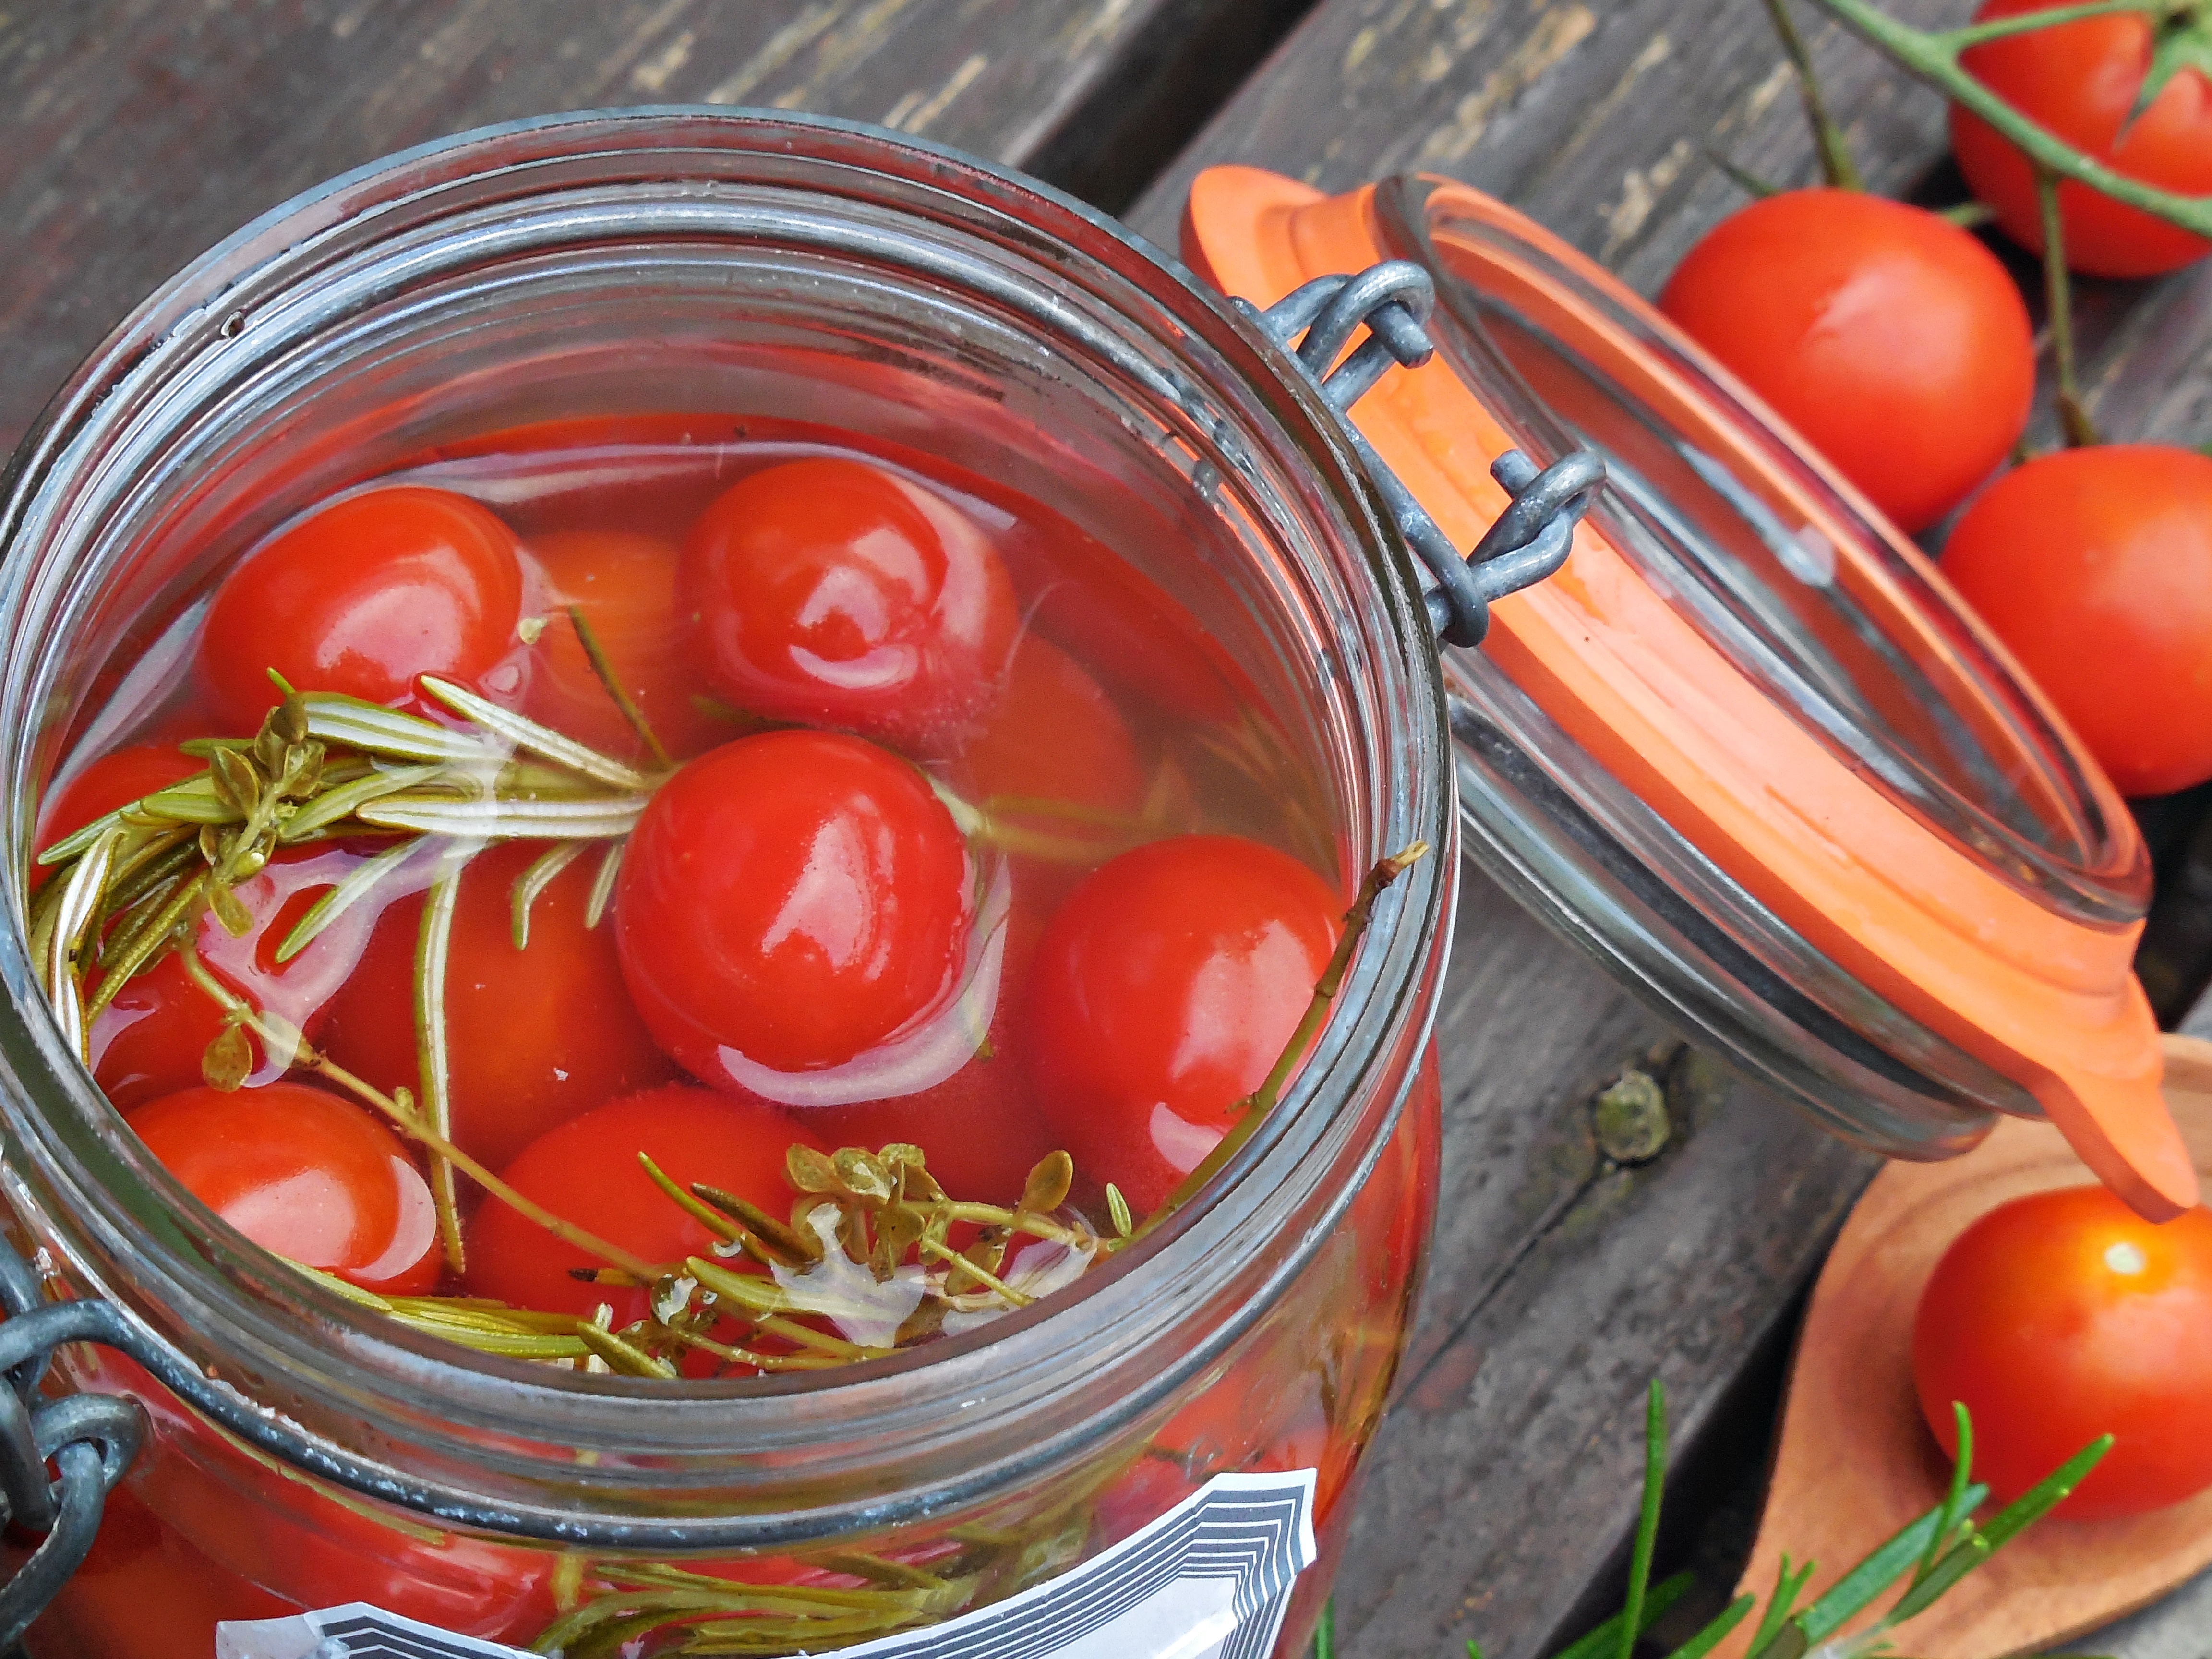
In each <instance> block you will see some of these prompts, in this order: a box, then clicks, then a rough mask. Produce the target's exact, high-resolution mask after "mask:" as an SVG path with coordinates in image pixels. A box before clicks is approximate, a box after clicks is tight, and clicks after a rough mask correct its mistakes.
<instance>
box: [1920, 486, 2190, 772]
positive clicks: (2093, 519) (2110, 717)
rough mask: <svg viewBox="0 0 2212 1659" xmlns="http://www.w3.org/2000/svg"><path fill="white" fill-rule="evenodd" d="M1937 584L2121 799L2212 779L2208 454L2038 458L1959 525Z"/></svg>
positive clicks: (1971, 509) (1976, 505)
mask: <svg viewBox="0 0 2212 1659" xmlns="http://www.w3.org/2000/svg"><path fill="white" fill-rule="evenodd" d="M1943 574H1945V575H1946V576H1948V577H1949V578H1950V579H1951V581H1952V583H1953V584H1954V586H1956V587H1957V588H1958V589H1959V591H1960V592H1961V593H1962V594H1964V595H1965V596H1966V600H1967V602H1968V603H1969V604H1971V605H1972V606H1973V607H1974V609H1975V610H1976V611H1978V612H1979V613H1980V614H1981V617H1982V619H1983V620H1984V622H1986V623H1989V625H1990V628H1991V629H1994V630H1995V631H1996V635H1997V637H1998V638H2000V639H2002V641H2004V642H2005V644H2006V645H2007V646H2008V647H2010V648H2011V650H2012V653H2013V654H2014V655H2015V656H2016V657H2018V658H2019V659H2020V660H2021V665H2023V666H2024V667H2025V668H2026V669H2027V671H2028V674H2029V676H2030V677H2031V678H2033V680H2034V681H2035V683H2036V684H2038V685H2039V686H2041V687H2042V688H2043V690H2045V692H2047V693H2048V694H2049V695H2050V696H2051V701H2052V702H2055V703H2057V705H2058V710H2059V713H2061V714H2063V715H2064V716H2065V717H2066V720H2067V722H2068V724H2069V725H2070V726H2073V728H2074V729H2075V731H2076V732H2079V733H2080V734H2081V739H2082V741H2083V742H2085V743H2086V744H2088V746H2089V752H2090V753H2092V754H2093V755H2094V756H2095V757H2097V759H2098V761H2099V763H2100V764H2102V765H2103V767H2104V769H2105V770H2106V772H2107V773H2109V774H2110V775H2111V776H2112V781H2113V782H2114V783H2115V784H2117V785H2118V787H2119V788H2120V790H2121V792H2122V793H2125V794H2130V795H2160V794H2166V793H2169V792H2171V791H2172V790H2176V789H2183V788H2186V787H2189V786H2190V785H2191V784H2194V783H2198V782H2201V781H2203V780H2204V779H2206V778H2208V777H2212V650H2208V649H2207V648H2206V647H2207V641H2212V458H2208V457H2206V456H2203V455H2199V454H2196V453H2192V452H2191V451H2189V450H2185V449H2171V448H2166V447H2163V446H2159V445H2151V444H2135V445H2122V444H2106V445H2102V446H2100V447H2094V448H2089V449H2069V450H2065V451H2063V452H2061V453H2057V454H2052V455H2043V456H2039V457H2037V458H2036V459H2034V460H2032V461H2029V462H2028V463H2027V465H2024V466H2019V467H2015V468H2014V469H2013V470H2012V471H2009V472H2008V473H2006V474H2005V476H2004V477H2002V478H2000V479H1998V480H1997V481H1996V483H1994V484H1992V485H1990V488H1989V489H1987V490H1985V491H1984V492H1983V494H1982V495H1979V496H1978V497H1977V498H1976V500H1975V501H1974V502H1973V504H1972V506H1970V507H1967V509H1966V512H1965V513H1963V514H1961V515H1960V520H1959V522H1958V524H1957V525H1956V526H1954V528H1953V530H1952V532H1951V535H1950V538H1949V539H1948V541H1947V542H1946V543H1945V544H1944V546H1943Z"/></svg>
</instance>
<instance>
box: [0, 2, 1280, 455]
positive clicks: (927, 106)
mask: <svg viewBox="0 0 2212 1659" xmlns="http://www.w3.org/2000/svg"><path fill="white" fill-rule="evenodd" d="M1307 3H1309V0H1052V3H1047V4H1040V3H1037V0H742V3H718V0H27V3H18V0H0V270H4V271H5V273H6V277H7V280H6V282H5V283H4V284H0V348H4V350H5V361H6V362H7V365H8V369H7V374H5V376H4V377H0V452H4V451H5V450H6V449H7V448H9V447H13V445H14V443H15V439H16V437H17V436H18V435H20V434H21V431H22V429H23V428H24V427H25V426H26V425H27V423H28V422H29V421H30V419H31V417H32V416H33V414H34V413H35V412H36V411H37V410H38V409H39V407H40V405H41V404H43V403H44V402H45V401H46V398H47V396H48V395H49V394H50V393H51V392H52V391H53V389H54V388H55V386H57V385H58V384H59V382H60V381H61V380H62V378H63V377H64V375H65V374H67V373H68V371H69V370H70V368H71V367H72V366H73V365H74V364H75V363H76V362H77V361H78V359H80V358H81V357H82V356H84V355H85V353H86V352H87V351H88V350H89V349H91V348H92V347H93V346H94V344H96V343H98V341H99V340H100V337H101V336H102V335H103V334H105V333H106V331H107V329H108V328H109V327H110V326H112V325H113V324H114V323H115V322H116V321H118V319H120V318H121V317H122V316H123V315H124V314H125V313H126V312H127V311H128V310H129V309H130V307H131V306H132V305H134V304H135V303H137V301H138V299H139V298H140V297H141V296H142V295H144V294H145V293H146V292H147V291H148V290H149V289H152V288H153V287H154V286H155V284H156V283H159V282H160V281H161V280H162V279H163V278H164V277H166V276H168V275H169V274H170V273H171V272H172V271H173V270H176V269H178V268H179V266H181V265H182V264H185V262H186V261H187V260H189V259H191V258H192V257H193V256H194V255H196V254H197V253H198V252H201V251H202V250H203V249H204V248H206V247H208V246H210V245H211V244H213V243H214V242H216V240H220V239H221V238H222V237H223V236H225V235H227V234H228V233H229V232H230V231H232V230H233V229H234V228H237V227H238V226H240V225H242V224H244V223H245V222H246V221H248V220H249V219H251V218H252V217H253V216H256V215H257V214H259V213H261V212H262V211H264V210H265V209H268V208H270V207H273V206H275V205H276V204H278V203H279V202H282V201H283V200H284V199H286V198H287V197H290V196H292V195H293V194H295V193H296V192H298V191H301V190H305V189H307V188H308V187H309V186H311V185H314V184H317V183H319V181H321V180H323V179H327V178H329V177H331V175H333V174H335V173H340V172H343V171H344V170H345V169H347V168H349V167H356V166H359V165H361V164H362V163H364V162H367V161H373V160H374V159H375V158H376V157H378V156H380V155H387V154H389V153H391V152H392V151H393V150H395V149H402V148H404V147H405V146H407V145H410V144H415V143H422V142H424V141H426V140H428V139H432V138H435V137H441V136H443V135H445V134H448V133H453V132H456V131H462V130H464V129H465V128H468V127H471V126H477V125H483V124H484V123H488V122H494V121H503V120H510V119H513V118H519V117H521V116H526V115H532V114H538V113H543V112H550V111H558V110H567V109H578V108H591V107H603V106H612V105H625V104H649V103H702V102H703V103H716V104H738V103H750V104H758V105H774V106H778V107H781V108H787V109H804V110H812V111H817V112H826V113H831V114H837V115H843V116H849V117H853V118H859V119H864V120H871V121H880V122H884V123H886V124H888V125H892V126H896V127H900V128H902V129H903V130H905V131H909V132H915V133H921V134H926V135H927V136H928V137H932V138H936V139H941V140H943V141H944V142H945V143H951V144H957V145H959V146H961V147H963V148H964V149H969V150H973V151H975V152H977V153H980V154H981V155H987V156H990V157H992V158H994V159H995V160H998V161H1006V162H1010V163H1012V164H1014V165H1017V166H1024V167H1031V168H1036V169H1042V170H1043V171H1045V172H1047V173H1049V174H1051V175H1052V176H1053V177H1054V179H1055V181H1057V182H1065V183H1068V184H1070V185H1075V186H1078V187H1081V188H1087V189H1090V190H1091V191H1094V192H1097V193H1100V194H1103V195H1107V196H1109V197H1112V198H1113V199H1111V200H1110V201H1109V205H1119V204H1120V201H1121V200H1124V199H1126V198H1127V195H1128V194H1129V193H1130V192H1131V191H1133V189H1134V188H1135V186H1136V185H1138V184H1139V183H1141V182H1142V181H1143V179H1144V178H1145V177H1146V175H1148V174H1149V173H1151V171H1152V170H1153V168H1155V167H1157V166H1158V164H1159V163H1160V162H1162V161H1165V160H1166V159H1167V156H1168V155H1169V154H1170V153H1172V150H1173V149H1174V147H1175V145H1176V143H1179V142H1180V141H1181V139H1182V137H1184V136H1186V135H1187V134H1188V131H1190V130H1191V129H1192V127H1193V126H1194V125H1195V123H1196V121H1197V119H1198V118H1199V117H1200V114H1202V113H1203V112H1204V111H1205V110H1206V108H1208V107H1210V106H1211V103H1212V101H1213V100H1216V99H1218V96H1220V95H1221V94H1224V93H1225V92H1226V90H1227V88H1228V86H1229V84H1231V82H1233V80H1234V77H1235V76H1236V75H1237V73H1238V71H1239V70H1241V69H1242V68H1243V66H1245V65H1246V64H1249V63H1250V62H1251V61H1252V60H1253V59H1254V58H1256V57H1257V56H1258V55H1259V54H1260V53H1261V52H1262V51H1264V50H1265V48H1266V47H1267V46H1268V45H1269V44H1270V43H1271V42H1272V41H1273V39H1274V38H1275V37H1276V36H1277V35H1279V33H1281V32H1282V30H1283V29H1284V28H1285V27H1287V26H1288V24H1289V23H1290V21H1291V20H1292V19H1293V18H1294V17H1295V16H1296V15H1297V14H1298V13H1299V12H1301V11H1303V10H1304V7H1305V5H1306V4H1307ZM1116 191H1118V192H1119V195H1118V196H1114V192H1116Z"/></svg>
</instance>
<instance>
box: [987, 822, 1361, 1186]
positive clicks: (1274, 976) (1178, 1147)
mask: <svg viewBox="0 0 2212 1659" xmlns="http://www.w3.org/2000/svg"><path fill="white" fill-rule="evenodd" d="M1340 908H1342V907H1341V905H1340V902H1339V901H1338V899H1337V897H1336V896H1335V895H1334V893H1332V892H1331V891H1330V890H1329V889H1328V886H1327V884H1324V883H1323V882H1322V879H1321V878H1319V877H1318V876H1316V875H1315V874H1314V872H1312V871H1310V870H1309V869H1308V868H1307V867H1306V866H1304V865H1303V864H1300V863H1299V862H1298V861H1297V860H1296V859H1293V858H1291V857H1290V856H1289V855H1288V854H1284V853H1280V852H1278V851H1277V850H1275V849H1274V848H1272V847H1265V846H1262V845H1261V844H1259V843H1258V842H1250V841H1246V840H1244V839H1243V838H1242V837H1240V836H1176V837H1174V838H1173V839H1171V840H1168V841H1160V842H1152V843H1150V844H1149V845H1147V846H1144V847H1139V848H1136V849H1135V850H1133V851H1132V852H1128V853H1124V854H1121V856H1120V857H1119V858H1116V859H1115V860H1113V861H1111V862H1110V863H1109V864H1106V865H1104V866H1101V867H1100V868H1099V869H1098V870H1097V871H1096V872H1093V873H1092V874H1091V876H1089V877H1088V878H1085V881H1084V883H1083V884H1082V885H1081V886H1079V888H1077V889H1076V890H1075V891H1074V893H1073V895H1071V896H1069V898H1068V900H1067V902H1066V903H1065V904H1064V905H1062V906H1061V907H1060V912H1059V914H1058V915H1055V916H1054V919H1053V921H1052V925H1051V926H1050V927H1049V928H1048V929H1047V931H1046V933H1045V938H1044V942H1043V944H1042V945H1041V946H1040V947H1039V948H1038V951H1037V957H1036V965H1035V967H1034V968H1033V969H1031V970H1030V995H1029V1004H1028V1007H1029V1018H1028V1021H1027V1025H1028V1030H1029V1036H1030V1044H1031V1047H1030V1071H1031V1074H1032V1076H1033V1077H1034V1079H1036V1087H1037V1091H1038V1098H1039V1100H1040V1101H1041V1102H1042V1104H1043V1106H1044V1109H1045V1111H1046V1112H1047V1113H1048V1115H1049V1116H1050V1117H1051V1119H1052V1121H1053V1124H1054V1127H1055V1128H1056V1129H1057V1130H1058V1131H1059V1132H1060V1137H1061V1139H1063V1140H1064V1142H1065V1143H1066V1147H1067V1150H1068V1152H1070V1153H1071V1154H1072V1155H1073V1158H1074V1159H1075V1166H1076V1168H1078V1169H1079V1170H1085V1169H1087V1170H1110V1171H1113V1172H1115V1173H1114V1176H1113V1178H1114V1180H1115V1182H1116V1184H1117V1185H1119V1186H1120V1187H1121V1190H1122V1193H1123V1194H1124V1195H1125V1196H1126V1197H1127V1199H1128V1200H1129V1203H1130V1206H1132V1207H1133V1209H1135V1210H1136V1211H1137V1212H1139V1213H1140V1214H1141V1213H1143V1212H1146V1211H1148V1210H1151V1209H1153V1208H1155V1207H1157V1206H1158V1204H1159V1203H1160V1201H1161V1200H1164V1198H1165V1197H1166V1196H1167V1194H1168V1193H1169V1192H1170V1190H1172V1188H1174V1186H1175V1184H1176V1182H1177V1181H1179V1180H1180V1179H1181V1178H1182V1176H1184V1175H1187V1174H1188V1172H1189V1171H1190V1170H1193V1169H1194V1168H1196V1167H1197V1165H1198V1164H1199V1163H1200V1161H1201V1160H1202V1159H1203V1158H1205V1157H1206V1153H1207V1152H1211V1151H1212V1149H1213V1147H1214V1146H1216V1145H1217V1144H1218V1142H1219V1141H1220V1139H1221V1137H1222V1135H1223V1134H1224V1133H1225V1132H1226V1131H1227V1129H1228V1127H1229V1124H1230V1109H1231V1107H1233V1106H1234V1105H1235V1104H1236V1103H1237V1101H1239V1100H1241V1099H1242V1098H1243V1097H1244V1096H1246V1095H1247V1094H1249V1093H1250V1092H1251V1091H1253V1090H1254V1089H1255V1088H1257V1087H1258V1086H1259V1085H1261V1083H1262V1082H1264V1081H1265V1080H1266V1079H1267V1073H1269V1071H1271V1070H1272V1069H1273V1066H1274V1064H1275V1061H1276V1060H1277V1059H1278V1058H1279V1056H1280V1055H1281V1054H1282V1051H1283V1047H1284V1045H1285V1043H1287V1042H1289V1041H1290V1039H1291V1034H1292V1033H1293V1032H1294V1031H1295V1030H1297V1024H1298V1020H1299V1018H1301V1016H1303V1015H1304V1012H1305V1009H1306V1006H1307V1004H1308V1003H1309V1002H1310V1000H1311V999H1312V996H1313V987H1314V982H1315V981H1316V980H1317V979H1318V978H1319V977H1320V976H1321V972H1322V969H1323V968H1324V967H1325V966H1327V964H1328V957H1329V953H1330V951H1332V950H1333V949H1334V947H1335V944H1336V933H1337V913H1338V911H1339V910H1340Z"/></svg>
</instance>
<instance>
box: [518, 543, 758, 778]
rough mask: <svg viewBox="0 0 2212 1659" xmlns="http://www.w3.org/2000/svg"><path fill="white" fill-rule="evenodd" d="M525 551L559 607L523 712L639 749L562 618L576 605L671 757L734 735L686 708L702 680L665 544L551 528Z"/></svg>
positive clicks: (601, 744)
mask: <svg viewBox="0 0 2212 1659" xmlns="http://www.w3.org/2000/svg"><path fill="white" fill-rule="evenodd" d="M530 551H531V553H532V555H533V556H535V557H536V558H537V560H538V566H539V568H541V569H543V570H544V573H545V579H546V582H547V585H548V586H550V588H551V590H552V595H551V597H552V599H553V603H554V605H555V606H556V609H555V610H554V611H552V613H551V614H550V616H548V617H547V618H546V623H545V631H544V633H543V634H541V635H539V636H538V644H537V647H536V653H537V654H536V656H535V658H534V659H533V666H534V671H533V673H532V676H531V681H530V690H529V692H528V694H527V696H526V699H525V701H524V703H523V711H524V712H525V713H526V714H529V715H530V716H531V717H532V719H533V720H542V721H544V723H545V724H546V725H548V726H552V727H553V728H554V729H555V730H556V731H560V732H567V733H568V735H569V736H570V737H572V738H575V739H576V740H577V741H578V742H580V743H587V744H591V745H592V747H593V748H595V749H599V750H605V752H607V753H609V754H612V755H619V756H623V757H629V758H632V759H635V758H638V757H641V755H642V754H643V752H644V744H642V742H641V740H640V739H639V738H638V736H637V733H636V732H635V730H634V729H633V728H632V726H630V723H629V720H626V719H624V718H623V713H622V711H621V710H620V709H619V708H617V707H616V706H615V702H614V699H613V698H612V697H611V696H608V695H607V690H606V688H605V686H604V685H603V684H600V682H599V675H598V674H597V673H596V672H595V671H593V669H592V662H591V659H590V658H589V657H588V656H587V655H586V653H585V651H584V645H583V641H582V640H581V638H580V637H579V635H577V632H576V629H575V625H574V623H572V622H571V621H570V620H569V619H568V616H567V615H566V614H565V609H564V608H565V607H567V606H569V605H574V607H575V608H576V609H577V610H579V611H582V612H583V614H584V620H585V621H586V623H588V624H589V625H590V627H591V629H592V636H593V637H594V638H595V639H596V640H597V641H599V648H600V649H601V650H602V651H603V652H604V653H605V654H606V657H607V659H608V662H609V663H610V665H611V666H612V668H613V670H614V672H615V678H617V680H618V681H619V682H620V683H621V684H622V688H623V690H624V691H625V692H627V693H628V694H629V697H630V700H631V701H632V702H635V704H636V705H637V707H638V710H639V712H640V713H641V714H643V715H644V716H645V719H646V723H647V725H649V726H652V727H653V735H654V736H655V737H657V738H659V739H660V742H661V746H662V747H663V748H665V749H666V750H668V752H669V753H670V754H671V755H674V756H684V755H696V754H697V753H699V752H700V751H701V750H705V749H711V748H712V747H714V744H718V743H720V742H721V741H723V740H724V739H725V738H729V737H731V736H732V735H734V732H733V730H732V727H731V726H729V725H728V724H727V723H726V722H725V721H722V720H716V719H715V718H714V716H713V715H711V714H705V713H702V711H701V710H700V709H699V708H697V707H696V705H695V704H694V703H693V702H692V693H693V692H694V691H696V690H698V689H699V688H700V685H701V684H702V681H701V678H700V674H699V671H698V666H697V665H696V663H695V662H694V661H693V660H692V653H691V633H692V630H691V626H690V621H689V619H688V618H686V617H684V615H683V614H682V613H681V612H680V611H678V609H677V603H676V559H677V550H676V547H675V545H674V544H672V543H670V542H665V541H663V540H661V539H660V538H659V537H658V536H641V535H638V534H635V532H629V531H621V530H571V531H556V532H546V533H543V534H539V535H536V536H533V537H532V538H530Z"/></svg>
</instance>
